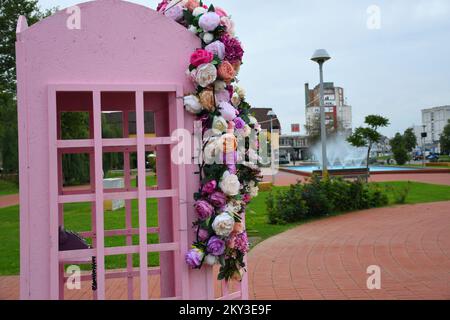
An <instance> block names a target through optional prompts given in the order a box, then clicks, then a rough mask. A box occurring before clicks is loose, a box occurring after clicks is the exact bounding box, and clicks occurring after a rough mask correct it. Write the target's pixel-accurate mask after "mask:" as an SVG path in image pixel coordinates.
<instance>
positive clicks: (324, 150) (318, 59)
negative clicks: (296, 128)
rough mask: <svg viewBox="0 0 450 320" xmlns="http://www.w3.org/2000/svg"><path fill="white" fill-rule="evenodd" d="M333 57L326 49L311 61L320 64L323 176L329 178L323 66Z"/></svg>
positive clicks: (320, 50) (316, 52)
mask: <svg viewBox="0 0 450 320" xmlns="http://www.w3.org/2000/svg"><path fill="white" fill-rule="evenodd" d="M330 59H331V57H330V55H329V54H328V52H327V51H326V50H325V49H318V50H316V51H315V52H314V54H313V56H312V58H311V60H312V61H314V62H317V63H318V64H319V70H320V136H321V140H322V176H323V177H327V176H328V157H327V127H326V123H325V120H326V119H325V102H324V88H323V64H324V63H325V62H326V61H328V60H330Z"/></svg>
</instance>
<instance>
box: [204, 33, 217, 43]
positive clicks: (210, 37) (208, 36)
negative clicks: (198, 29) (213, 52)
mask: <svg viewBox="0 0 450 320" xmlns="http://www.w3.org/2000/svg"><path fill="white" fill-rule="evenodd" d="M202 39H203V42H204V43H206V44H210V43H211V42H213V40H214V35H213V34H212V33H209V32H206V33H204V34H203V38H202Z"/></svg>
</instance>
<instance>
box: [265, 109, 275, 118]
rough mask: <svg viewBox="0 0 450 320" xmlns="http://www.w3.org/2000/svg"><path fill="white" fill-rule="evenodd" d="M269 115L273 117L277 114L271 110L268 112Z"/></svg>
mask: <svg viewBox="0 0 450 320" xmlns="http://www.w3.org/2000/svg"><path fill="white" fill-rule="evenodd" d="M267 116H268V117H271V118H272V117H276V116H277V114H276V113H275V112H274V111H273V110H270V111H269V112H268V113H267Z"/></svg>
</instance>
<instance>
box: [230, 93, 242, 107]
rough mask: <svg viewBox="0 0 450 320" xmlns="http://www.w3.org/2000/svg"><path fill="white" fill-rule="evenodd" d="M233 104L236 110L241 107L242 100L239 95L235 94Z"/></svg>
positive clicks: (232, 98)
mask: <svg viewBox="0 0 450 320" xmlns="http://www.w3.org/2000/svg"><path fill="white" fill-rule="evenodd" d="M231 104H232V105H233V106H235V107H236V108H237V107H239V105H240V104H241V98H240V97H239V95H238V94H237V93H234V94H233V96H232V97H231Z"/></svg>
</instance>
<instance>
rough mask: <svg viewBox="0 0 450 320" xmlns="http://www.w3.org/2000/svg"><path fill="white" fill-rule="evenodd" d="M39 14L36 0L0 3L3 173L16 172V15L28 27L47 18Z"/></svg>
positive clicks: (0, 150)
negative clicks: (21, 16) (26, 23)
mask: <svg viewBox="0 0 450 320" xmlns="http://www.w3.org/2000/svg"><path fill="white" fill-rule="evenodd" d="M51 12H53V10H48V11H46V12H42V11H40V9H39V7H38V1H37V0H2V1H0V152H1V158H2V159H3V167H4V170H5V172H17V171H18V148H17V146H18V142H17V103H16V98H15V96H16V58H15V42H16V24H17V19H18V17H19V15H24V16H25V17H26V18H27V21H28V24H29V25H32V24H34V23H35V22H37V21H39V20H41V19H42V18H44V17H46V16H47V15H49V14H50V13H51Z"/></svg>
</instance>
